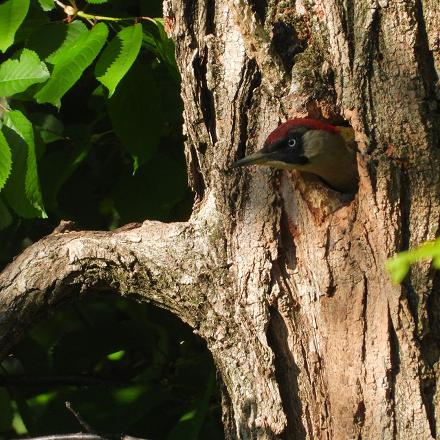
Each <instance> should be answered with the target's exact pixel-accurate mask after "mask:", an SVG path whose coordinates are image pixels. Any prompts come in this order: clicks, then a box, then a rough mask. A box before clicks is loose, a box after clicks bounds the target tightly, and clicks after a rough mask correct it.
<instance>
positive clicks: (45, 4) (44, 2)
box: [38, 0, 55, 11]
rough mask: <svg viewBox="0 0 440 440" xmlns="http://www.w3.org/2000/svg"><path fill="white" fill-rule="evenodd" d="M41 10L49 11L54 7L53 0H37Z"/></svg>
mask: <svg viewBox="0 0 440 440" xmlns="http://www.w3.org/2000/svg"><path fill="white" fill-rule="evenodd" d="M38 3H40V6H41V7H42V9H43V11H51V10H52V9H53V8H54V7H55V2H54V0H38Z"/></svg>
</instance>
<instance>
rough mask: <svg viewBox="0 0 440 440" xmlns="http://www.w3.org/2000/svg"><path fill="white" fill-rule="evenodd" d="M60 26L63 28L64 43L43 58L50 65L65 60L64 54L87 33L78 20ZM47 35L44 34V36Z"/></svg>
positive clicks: (83, 25)
mask: <svg viewBox="0 0 440 440" xmlns="http://www.w3.org/2000/svg"><path fill="white" fill-rule="evenodd" d="M62 26H63V27H64V28H65V37H64V41H63V42H62V44H61V45H60V46H59V47H58V48H57V49H56V50H55V51H54V52H52V53H51V54H50V55H48V56H47V57H46V58H45V60H46V61H47V62H48V63H50V64H57V63H59V62H61V61H62V60H63V59H65V58H66V53H69V52H70V50H72V48H73V47H74V46H75V44H77V43H78V40H79V39H80V38H81V37H82V36H84V35H85V34H87V32H88V29H87V26H86V25H85V24H84V23H83V22H82V21H79V20H76V21H73V22H72V23H69V24H64V25H62ZM47 35H48V34H46V36H47ZM52 35H53V33H52Z"/></svg>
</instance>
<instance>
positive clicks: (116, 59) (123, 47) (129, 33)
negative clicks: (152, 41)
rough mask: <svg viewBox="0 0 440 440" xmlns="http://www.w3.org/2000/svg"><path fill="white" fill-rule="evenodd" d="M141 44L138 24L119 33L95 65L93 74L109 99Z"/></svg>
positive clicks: (140, 30) (140, 31)
mask: <svg viewBox="0 0 440 440" xmlns="http://www.w3.org/2000/svg"><path fill="white" fill-rule="evenodd" d="M141 44H142V26H141V25H140V24H139V23H138V24H135V25H133V26H127V27H126V28H124V29H122V30H121V31H119V32H118V33H117V35H116V37H115V38H114V39H113V40H112V41H111V42H110V44H109V45H108V46H107V47H106V49H105V50H104V52H103V53H102V55H101V58H100V59H99V60H98V63H97V64H96V69H95V74H96V78H97V79H98V81H100V82H101V83H102V84H104V85H105V86H106V87H107V88H108V91H109V97H111V96H112V95H113V93H114V91H115V89H116V86H117V85H118V84H119V82H120V81H121V79H122V78H123V77H124V76H125V74H126V73H127V72H128V70H129V69H130V67H131V66H132V64H133V63H134V61H135V59H136V57H137V56H138V53H139V50H140V49H141Z"/></svg>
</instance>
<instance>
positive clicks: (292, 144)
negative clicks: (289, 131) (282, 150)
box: [287, 138, 296, 148]
mask: <svg viewBox="0 0 440 440" xmlns="http://www.w3.org/2000/svg"><path fill="white" fill-rule="evenodd" d="M287 145H288V146H289V147H291V148H293V147H294V146H295V145H296V139H293V138H292V139H289V140H288V141H287Z"/></svg>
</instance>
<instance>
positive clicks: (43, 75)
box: [0, 49, 50, 96]
mask: <svg viewBox="0 0 440 440" xmlns="http://www.w3.org/2000/svg"><path fill="white" fill-rule="evenodd" d="M49 76H50V74H49V71H48V70H47V67H46V65H45V64H44V63H43V62H42V61H40V58H39V57H38V55H37V54H36V53H35V52H33V51H31V50H28V49H23V51H22V52H21V55H20V59H19V60H12V59H11V60H7V61H5V62H4V63H2V64H1V65H0V96H12V95H14V94H16V93H21V92H24V91H25V90H26V89H27V88H28V87H30V86H31V85H33V84H38V83H42V82H44V81H46V80H47V78H49Z"/></svg>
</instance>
